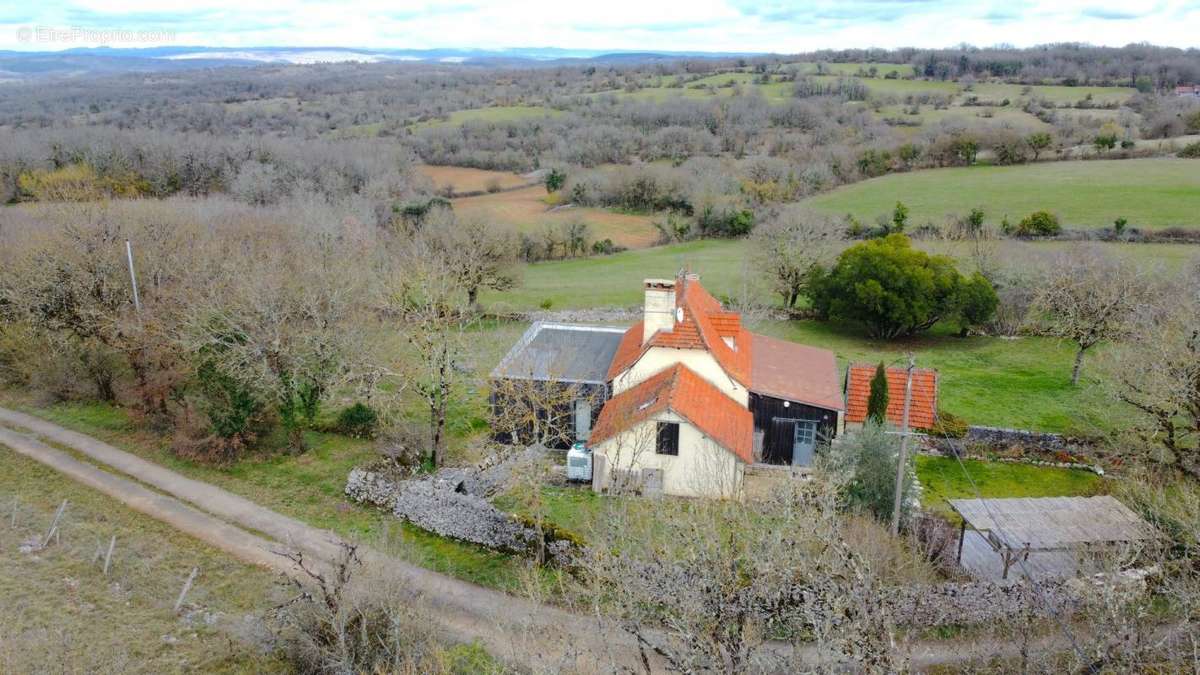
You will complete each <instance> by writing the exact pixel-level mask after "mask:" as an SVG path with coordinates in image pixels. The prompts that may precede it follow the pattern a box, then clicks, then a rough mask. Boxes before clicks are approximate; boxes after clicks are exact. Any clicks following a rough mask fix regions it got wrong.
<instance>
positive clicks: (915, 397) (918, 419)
mask: <svg viewBox="0 0 1200 675" xmlns="http://www.w3.org/2000/svg"><path fill="white" fill-rule="evenodd" d="M873 377H875V366H872V365H870V364H864V363H857V364H854V365H852V366H850V369H849V371H848V372H847V373H846V421H847V422H862V421H864V420H866V419H867V399H868V398H870V396H871V378H873ZM906 379H907V378H906V371H905V369H904V368H888V369H887V382H888V408H887V419H888V421H889V422H891V423H892V424H895V425H896V426H900V425H901V424H902V423H903V421H904V386H905V380H906ZM937 388H938V376H937V371H936V370H931V369H927V368H917V369H915V370H913V382H912V404H911V405H910V407H909V412H908V421H909V425H910V426H911V427H912V428H914V429H929V428H931V427H932V426H933V423H934V420H935V419H936V417H937Z"/></svg>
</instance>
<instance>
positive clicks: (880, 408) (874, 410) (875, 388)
mask: <svg viewBox="0 0 1200 675" xmlns="http://www.w3.org/2000/svg"><path fill="white" fill-rule="evenodd" d="M887 407H888V383H887V369H886V368H884V366H883V362H882V361H880V362H879V365H878V366H876V368H875V377H872V378H871V395H870V396H869V397H868V398H867V419H868V420H870V421H872V422H875V423H876V424H883V423H884V422H886V421H887Z"/></svg>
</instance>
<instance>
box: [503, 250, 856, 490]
mask: <svg viewBox="0 0 1200 675" xmlns="http://www.w3.org/2000/svg"><path fill="white" fill-rule="evenodd" d="M530 330H531V331H533V335H530V334H529V333H527V338H528V339H527V338H522V343H518V345H517V346H515V347H514V348H513V351H511V352H510V353H509V355H508V356H506V357H505V361H503V362H502V363H501V366H500V367H498V368H497V370H496V372H495V373H493V384H494V385H496V384H504V383H505V382H508V381H511V380H512V379H514V378H518V377H523V376H524V375H525V374H526V373H534V375H535V376H536V377H538V378H541V379H540V380H539V381H542V382H553V383H556V384H562V385H576V384H579V383H582V384H587V385H589V386H591V387H594V391H596V392H602V393H603V407H602V408H601V409H600V412H599V415H598V416H597V417H596V419H595V424H594V426H592V427H590V428H588V431H589V432H590V433H589V434H588V436H587V440H588V445H589V446H590V447H591V449H592V457H593V487H594V488H595V489H597V490H602V491H603V490H610V489H625V488H633V489H637V490H640V491H643V492H661V493H665V494H672V495H684V496H712V497H736V496H738V495H739V494H740V492H741V486H742V477H743V474H744V471H745V468H746V467H747V466H749V465H757V464H774V465H782V466H793V467H806V466H808V465H810V464H811V463H812V461H813V456H814V453H815V452H816V450H817V447H818V445H819V444H821V443H822V442H828V440H829V439H832V438H833V437H834V436H836V435H837V434H838V433H839V432H840V430H841V425H842V417H843V414H842V413H843V410H844V404H843V400H842V395H841V391H840V389H839V382H838V371H837V363H836V359H835V358H834V355H833V352H830V351H828V350H824V349H817V348H814V347H808V346H804V345H798V344H794V343H791V342H787V341H784V340H778V339H774V338H769V337H766V336H762V335H757V334H755V333H752V332H750V331H749V330H747V329H746V328H745V327H744V326H742V321H741V316H740V315H739V314H737V313H736V312H731V311H728V310H726V309H724V308H723V307H722V306H721V303H720V302H718V301H717V300H716V299H715V298H714V297H713V296H712V295H711V294H709V292H708V291H707V290H705V289H704V287H703V286H702V285H701V283H700V278H699V277H698V276H697V275H694V274H681V275H679V276H678V277H676V278H675V279H647V280H646V281H645V283H644V303H643V313H642V320H641V321H639V322H638V323H636V324H634V325H633V326H632V327H630V328H629V329H627V330H619V329H618V332H617V340H616V344H615V347H614V346H612V345H613V343H612V342H611V340H612V333H611V331H613V329H588V328H587V327H582V326H562V325H556V326H555V328H554V330H555V331H556V333H555V338H554V339H555V340H558V339H561V340H562V341H563V342H566V343H569V344H570V346H569V347H567V346H561V345H560V346H559V347H556V349H557V350H559V351H562V352H565V353H569V354H571V355H572V356H570V357H566V356H558V355H557V354H558V353H559V351H554V354H555V355H550V354H549V353H548V352H547V350H545V349H543V348H541V347H537V345H538V344H540V343H539V341H538V338H537V337H536V336H537V334H538V332H537V331H535V330H534V329H533V328H531V329H530ZM540 330H541V331H545V330H547V329H546V328H545V327H543V328H541V329H540ZM589 330H597V331H603V332H605V336H604V337H603V338H599V337H596V336H590V337H589V336H588V331H589ZM576 331H577V332H576ZM588 340H595V343H596V344H600V343H603V347H596V348H595V352H594V355H593V357H592V358H591V359H590V360H589V359H588V358H587V353H588V350H589V349H591V347H589V346H587V344H585V342H586V341H588ZM542 352H547V354H546V355H542ZM538 359H541V360H542V361H553V360H555V359H559V360H563V361H571V362H574V363H576V365H577V367H578V368H579V370H578V371H576V370H575V369H574V368H572V369H570V371H571V372H572V373H574V376H573V377H569V378H568V377H566V375H565V373H566V372H567V371H568V369H567V368H565V367H564V368H559V369H557V370H556V369H554V368H547V367H535V366H531V365H530V363H531V361H534V362H536V361H537V360H538ZM514 364H520V365H514ZM601 368H602V369H603V372H604V374H603V376H602V377H601V376H599V375H598V372H599V371H600V369H601ZM584 371H586V373H585V374H583V375H581V374H580V373H583V372H584ZM601 383H602V384H603V389H601ZM501 398H503V397H501ZM596 398H597V397H593V398H592V399H590V400H591V401H593V402H594V401H595V400H596ZM493 399H494V400H495V399H496V393H495V390H494V392H493ZM580 405H582V404H580ZM577 410H578V409H577ZM539 414H541V415H542V416H543V418H544V419H561V418H562V417H563V413H562V409H561V408H560V410H559V411H558V412H554V411H551V410H543V411H541V412H540V413H539ZM576 419H577V422H578V423H576V424H575V429H576V437H579V436H580V434H579V431H580V430H582V429H583V428H584V425H583V424H582V421H583V419H584V417H583V415H582V413H579V414H578V415H577V417H576Z"/></svg>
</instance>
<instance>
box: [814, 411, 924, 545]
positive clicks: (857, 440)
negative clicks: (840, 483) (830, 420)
mask: <svg viewBox="0 0 1200 675" xmlns="http://www.w3.org/2000/svg"><path fill="white" fill-rule="evenodd" d="M899 456H900V437H899V436H898V435H896V434H890V433H888V431H887V427H885V426H884V425H882V424H874V423H871V422H868V423H867V424H865V425H864V426H863V428H862V429H859V430H857V431H854V432H851V433H848V434H846V436H845V437H844V438H843V439H842V442H841V443H838V444H835V445H833V446H831V447H830V450H829V454H828V456H827V459H826V468H827V469H829V470H831V471H832V472H834V473H836V474H839V475H841V476H842V477H843V478H844V480H845V487H844V492H845V497H846V500H847V502H848V503H849V504H851V505H852V506H857V507H859V508H861V509H863V510H864V511H867V512H869V513H871V514H872V515H874V516H875V517H876V518H878V519H879V520H881V521H885V522H886V521H888V520H891V517H892V507H893V500H894V499H895V491H896V462H897V460H898V458H899ZM915 486H916V473H915V471H914V470H913V465H912V457H911V455H910V456H909V458H908V467H907V468H906V470H905V477H904V481H903V486H902V490H903V492H904V494H905V495H906V497H905V499H904V500H903V502H902V503H901V505H900V508H901V516H900V520H901V522H907V521H908V517H909V515H910V514H911V513H912V511H913V507H914V506H915V503H914V498H915V497H916V490H915Z"/></svg>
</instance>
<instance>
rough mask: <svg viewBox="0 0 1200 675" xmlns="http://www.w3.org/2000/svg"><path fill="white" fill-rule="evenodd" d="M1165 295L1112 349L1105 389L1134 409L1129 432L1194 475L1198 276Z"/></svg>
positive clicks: (1199, 408) (1199, 401) (1199, 448)
mask: <svg viewBox="0 0 1200 675" xmlns="http://www.w3.org/2000/svg"><path fill="white" fill-rule="evenodd" d="M1197 271H1200V266H1198V270H1197ZM1169 296H1170V298H1171V302H1170V303H1164V307H1165V311H1164V312H1163V313H1162V314H1159V315H1151V316H1147V317H1142V320H1141V321H1140V322H1139V324H1138V331H1137V335H1138V339H1137V340H1136V342H1134V343H1130V344H1127V345H1123V346H1121V347H1120V348H1119V349H1118V350H1117V352H1116V355H1115V358H1114V359H1113V360H1112V362H1111V364H1110V365H1109V368H1108V370H1109V372H1110V373H1111V380H1112V384H1111V385H1110V391H1111V392H1112V394H1113V395H1114V396H1115V397H1116V399H1117V400H1119V401H1121V402H1123V403H1126V404H1128V405H1130V406H1132V407H1133V408H1134V409H1135V410H1137V411H1138V412H1139V413H1140V417H1139V419H1138V421H1137V422H1136V423H1135V425H1134V427H1133V429H1132V431H1133V432H1134V433H1135V434H1136V435H1137V436H1139V437H1140V438H1141V439H1142V440H1143V441H1145V442H1147V443H1149V444H1151V446H1152V447H1155V446H1157V447H1158V448H1159V449H1160V450H1161V451H1165V452H1155V453H1152V454H1153V456H1154V457H1155V458H1156V459H1158V460H1159V461H1162V462H1164V463H1166V464H1169V465H1172V466H1175V467H1177V468H1178V469H1180V470H1181V471H1184V472H1186V473H1188V474H1190V475H1191V476H1192V477H1194V478H1200V274H1196V275H1194V277H1193V278H1192V279H1191V280H1190V281H1189V283H1186V284H1183V285H1182V287H1181V288H1178V289H1177V290H1176V291H1175V292H1172V293H1170V294H1169Z"/></svg>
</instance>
